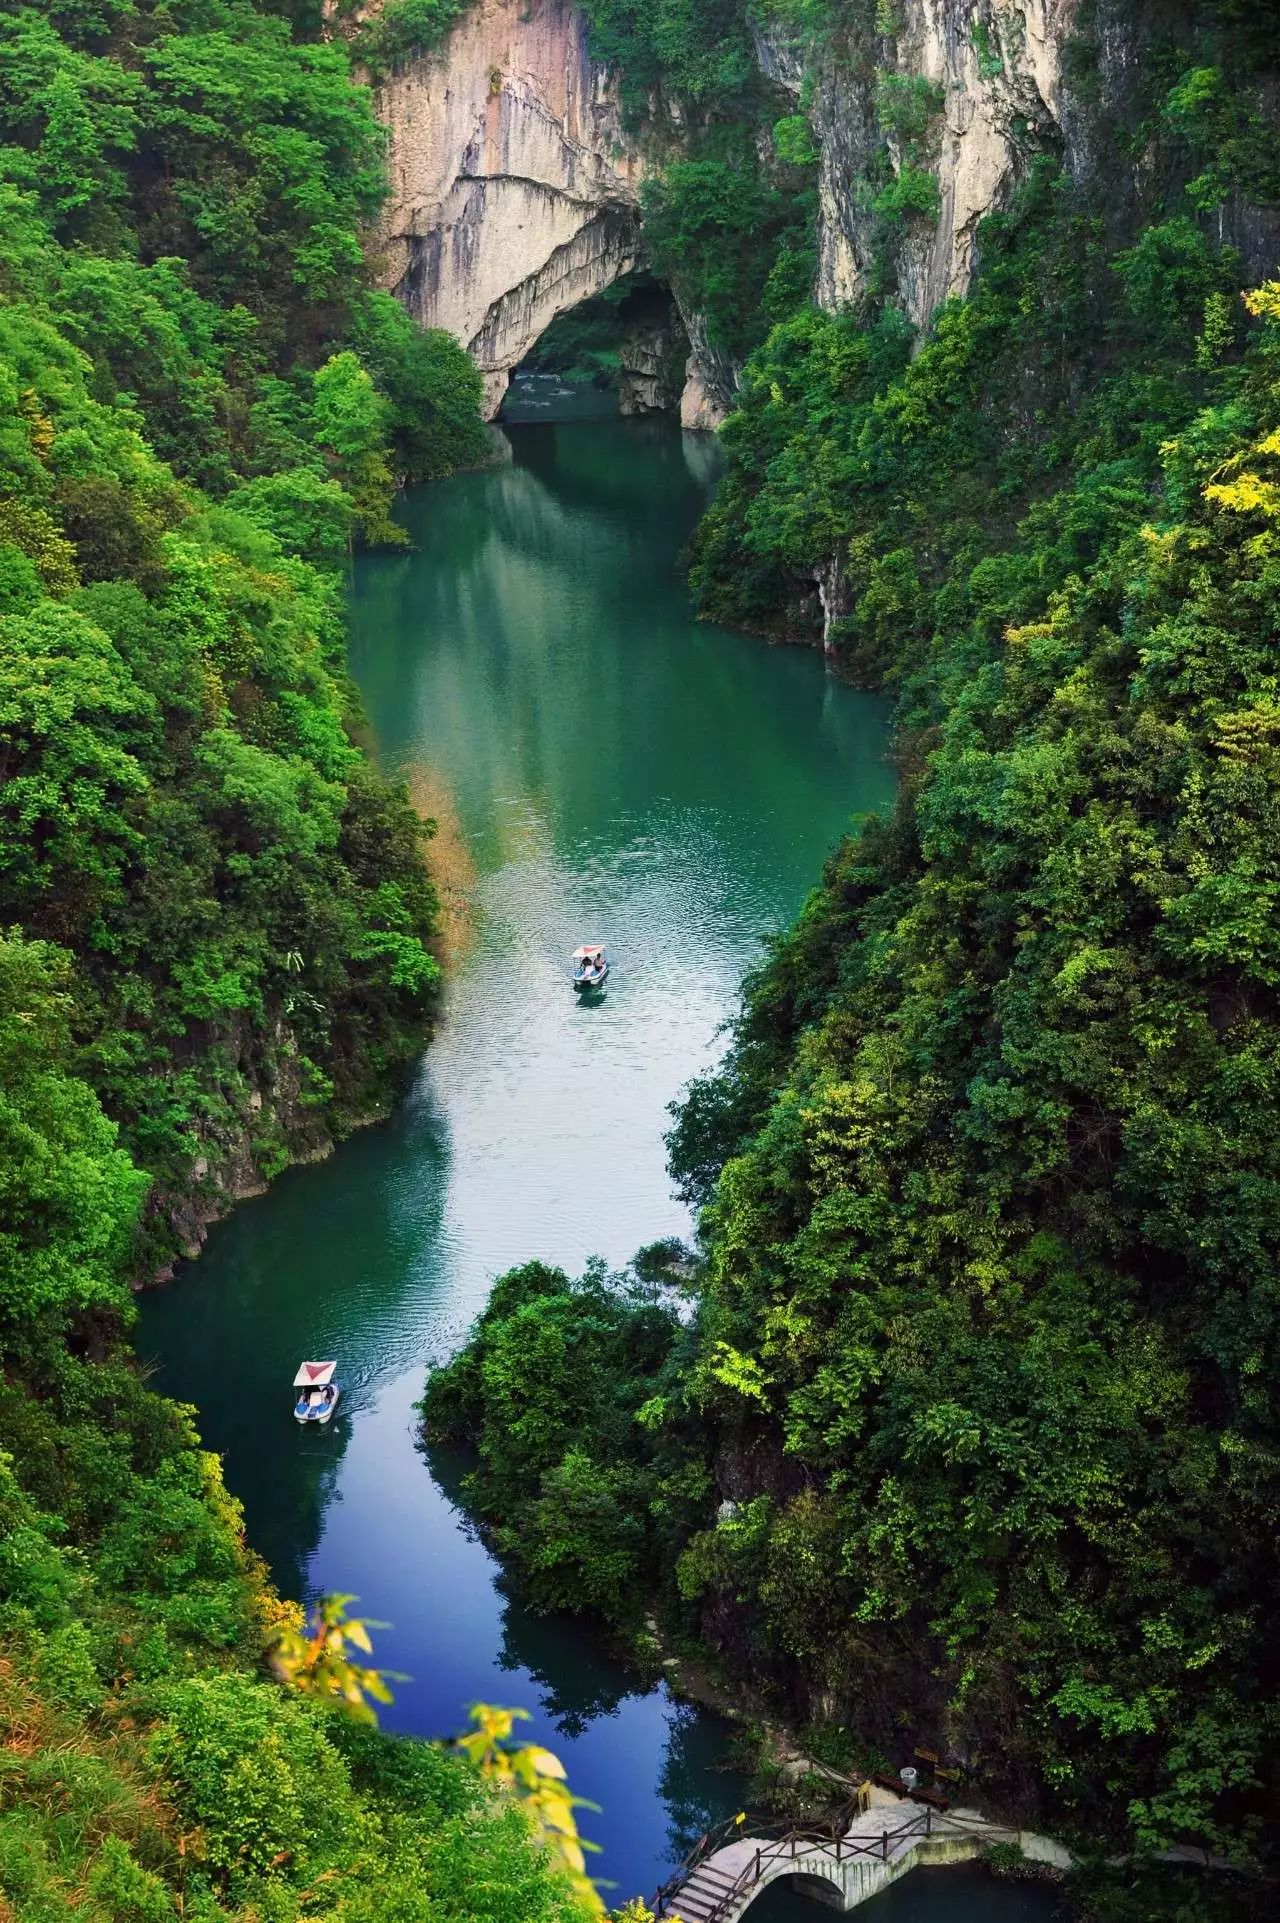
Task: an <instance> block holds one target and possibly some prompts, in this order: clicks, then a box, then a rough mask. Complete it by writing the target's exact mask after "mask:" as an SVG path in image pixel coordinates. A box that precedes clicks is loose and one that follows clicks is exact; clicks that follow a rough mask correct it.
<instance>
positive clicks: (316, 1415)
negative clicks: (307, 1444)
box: [293, 1389, 342, 1429]
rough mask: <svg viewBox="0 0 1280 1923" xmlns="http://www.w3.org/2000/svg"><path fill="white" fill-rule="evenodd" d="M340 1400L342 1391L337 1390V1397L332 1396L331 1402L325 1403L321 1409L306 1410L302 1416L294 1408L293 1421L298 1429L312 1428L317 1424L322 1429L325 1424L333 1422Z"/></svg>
mask: <svg viewBox="0 0 1280 1923" xmlns="http://www.w3.org/2000/svg"><path fill="white" fill-rule="evenodd" d="M341 1400H342V1391H341V1389H339V1390H338V1393H337V1395H335V1396H334V1398H333V1401H332V1402H326V1403H325V1405H324V1407H323V1408H321V1409H308V1410H307V1411H306V1412H305V1414H304V1413H303V1412H301V1411H300V1410H298V1409H297V1408H295V1409H294V1412H293V1419H294V1421H295V1422H296V1423H297V1424H298V1425H299V1427H300V1428H303V1429H310V1428H313V1427H315V1426H316V1425H317V1424H319V1426H320V1427H321V1428H323V1427H324V1426H325V1424H326V1423H329V1422H332V1421H333V1418H334V1414H335V1412H336V1410H337V1407H338V1404H339V1403H340V1402H341Z"/></svg>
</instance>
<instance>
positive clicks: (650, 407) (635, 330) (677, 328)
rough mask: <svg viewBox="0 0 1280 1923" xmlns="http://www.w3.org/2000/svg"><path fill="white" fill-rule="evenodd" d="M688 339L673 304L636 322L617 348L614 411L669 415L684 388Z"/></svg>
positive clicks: (674, 408)
mask: <svg viewBox="0 0 1280 1923" xmlns="http://www.w3.org/2000/svg"><path fill="white" fill-rule="evenodd" d="M688 355H689V338H688V335H687V334H686V333H685V331H684V328H683V326H682V325H681V321H680V316H679V313H678V312H677V311H676V306H675V302H674V301H672V300H671V299H670V298H669V297H668V300H667V303H666V311H665V312H662V313H657V314H653V315H650V316H648V317H647V318H643V319H640V320H638V321H636V322H635V323H634V325H632V326H631V327H629V328H628V329H627V331H626V333H625V334H624V335H623V338H622V341H621V344H620V348H619V369H618V410H619V412H620V413H621V414H624V415H630V414H671V413H674V412H675V411H676V409H677V408H679V406H680V404H681V396H682V390H684V389H685V388H686V387H687V386H688V380H687V377H686V372H685V370H686V367H687V364H688Z"/></svg>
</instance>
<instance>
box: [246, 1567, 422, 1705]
mask: <svg viewBox="0 0 1280 1923" xmlns="http://www.w3.org/2000/svg"><path fill="white" fill-rule="evenodd" d="M354 1601H355V1597H354V1596H323V1597H321V1599H320V1601H319V1602H318V1603H317V1604H316V1606H315V1608H314V1610H313V1611H312V1614H311V1621H310V1623H309V1624H307V1626H306V1627H305V1629H304V1628H299V1627H298V1625H297V1624H296V1623H294V1622H292V1621H286V1622H284V1623H282V1624H281V1625H280V1628H279V1629H278V1630H277V1631H276V1636H275V1641H274V1643H273V1645H272V1652H271V1666H272V1668H273V1669H274V1670H275V1673H276V1675H277V1676H278V1677H279V1678H280V1681H281V1682H282V1683H285V1684H287V1685H288V1686H289V1687H290V1688H292V1689H296V1690H298V1691H299V1692H300V1694H302V1695H304V1696H314V1697H316V1698H317V1699H318V1700H319V1701H320V1702H322V1703H329V1704H333V1703H337V1704H339V1705H340V1706H341V1707H342V1708H343V1709H344V1710H345V1711H346V1713H347V1714H348V1715H349V1716H354V1717H356V1718H357V1719H358V1720H359V1721H360V1722H365V1723H374V1722H376V1721H377V1711H376V1710H375V1709H374V1708H373V1704H374V1703H389V1702H392V1701H393V1700H394V1698H393V1697H392V1694H391V1690H390V1688H389V1686H388V1684H389V1679H388V1676H387V1672H386V1671H385V1670H380V1669H374V1668H373V1667H372V1665H370V1664H367V1663H362V1662H361V1661H360V1660H359V1656H355V1655H353V1654H352V1651H359V1652H360V1653H361V1654H363V1655H366V1656H369V1655H372V1654H373V1643H372V1641H371V1640H370V1637H369V1630H370V1628H377V1627H378V1625H377V1624H370V1623H368V1622H365V1621H362V1620H361V1618H360V1617H358V1616H349V1615H348V1614H347V1604H348V1603H350V1602H354Z"/></svg>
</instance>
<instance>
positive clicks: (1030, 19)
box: [379, 0, 1079, 427]
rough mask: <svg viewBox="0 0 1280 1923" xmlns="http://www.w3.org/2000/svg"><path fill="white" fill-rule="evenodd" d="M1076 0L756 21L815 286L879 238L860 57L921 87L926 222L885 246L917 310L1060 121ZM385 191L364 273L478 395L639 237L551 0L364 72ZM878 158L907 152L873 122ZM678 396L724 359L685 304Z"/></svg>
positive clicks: (829, 299) (621, 160)
mask: <svg viewBox="0 0 1280 1923" xmlns="http://www.w3.org/2000/svg"><path fill="white" fill-rule="evenodd" d="M1078 3H1079V0H977V4H976V5H975V4H974V0H901V3H900V4H899V5H897V6H896V7H895V8H893V9H892V10H891V11H892V20H890V19H889V16H888V15H887V14H886V15H885V17H884V20H883V21H882V22H881V24H882V25H892V28H893V31H892V32H891V33H889V32H884V33H873V32H872V30H871V28H870V26H868V27H867V28H865V29H864V30H863V31H864V34H865V38H866V41H867V44H866V45H865V46H857V45H852V44H850V42H849V41H848V40H844V41H842V42H840V43H839V44H834V45H828V46H826V47H825V48H824V49H823V50H822V51H821V52H819V53H816V54H815V53H814V52H813V51H812V50H810V51H809V53H808V55H807V56H806V55H804V54H802V53H801V52H800V50H799V49H798V48H797V47H795V46H793V45H790V44H788V42H787V40H786V38H785V36H784V35H783V34H782V33H780V32H770V31H766V30H763V29H760V28H759V27H756V28H755V29H754V30H753V32H754V38H755V43H756V53H757V58H758V60H759V63H760V66H761V69H762V71H763V72H764V74H765V75H766V77H767V78H769V79H770V80H772V81H773V82H774V83H775V84H776V85H777V86H779V87H780V88H781V89H783V90H785V91H789V92H791V93H792V94H794V95H796V96H799V94H800V91H801V87H802V85H803V84H804V80H805V61H806V58H807V59H808V61H809V64H810V67H811V74H810V82H811V86H812V102H811V107H810V113H811V118H812V122H813V126H814V131H815V134H816V135H817V138H818V142H819V145H820V149H821V162H820V195H819V199H820V220H819V236H818V242H819V244H818V273H817V284H816V292H817V297H818V299H819V301H820V302H821V303H822V304H823V305H824V306H827V307H836V306H840V305H843V304H844V303H846V302H848V301H850V300H853V299H855V298H856V297H857V296H858V294H859V293H860V292H861V291H862V290H863V288H864V287H865V286H866V284H867V279H868V275H869V273H870V271H871V268H872V265H873V262H874V260H875V256H876V249H877V246H878V244H879V242H880V234H879V230H878V226H877V216H876V214H875V212H874V209H873V207H872V198H873V196H872V194H871V193H870V191H869V189H868V181H869V180H870V179H871V178H873V176H874V174H875V170H876V167H877V166H879V167H880V169H881V171H883V169H884V160H885V148H886V133H885V129H884V127H883V125H882V122H881V119H880V117H879V115H878V110H877V101H876V95H875V76H876V74H877V72H880V73H883V72H888V73H890V74H894V75H902V76H913V77H915V78H917V79H919V80H921V81H923V82H924V83H926V84H927V85H928V86H929V87H930V88H932V89H933V90H934V92H935V95H936V99H937V102H938V112H937V115H936V124H934V125H932V126H931V127H930V128H929V130H928V135H927V142H926V144H927V148H928V152H927V162H928V167H929V170H930V172H931V173H932V174H933V175H934V176H935V178H936V180H937V183H938V195H939V213H938V218H937V220H936V222H926V221H918V222H908V223H907V227H906V231H905V232H904V234H903V235H902V237H901V241H900V244H899V246H898V248H897V251H896V262H895V273H896V277H897V281H898V288H899V293H900V296H901V299H902V303H903V306H904V308H905V310H906V312H907V313H908V314H909V315H910V317H911V318H912V319H913V320H914V321H915V322H916V323H917V324H922V323H924V322H925V321H927V319H928V318H929V316H930V314H931V313H932V312H933V311H934V310H935V309H936V308H937V306H938V305H939V304H940V302H941V301H943V300H944V299H945V298H946V297H947V295H948V294H951V293H955V292H961V291H963V290H964V289H965V288H966V287H967V286H968V284H969V281H970V278H971V276H972V272H973V266H974V239H975V234H976V230H977V226H978V222H979V221H980V220H981V219H982V217H983V216H984V215H985V214H986V213H989V212H990V211H991V209H992V208H993V207H996V206H998V205H1000V204H1001V203H1002V201H1003V200H1004V199H1005V198H1007V195H1008V193H1009V191H1010V189H1011V187H1012V186H1013V184H1014V182H1015V181H1016V180H1017V178H1018V176H1019V174H1020V173H1021V172H1022V171H1024V170H1025V167H1026V165H1027V164H1028V161H1029V159H1030V157H1031V156H1032V155H1033V154H1034V153H1035V152H1036V151H1039V150H1042V149H1044V148H1046V147H1049V148H1061V147H1062V146H1063V145H1064V144H1065V141H1066V135H1065V132H1064V124H1063V123H1064V115H1063V110H1062V95H1063V87H1062V59H1063V49H1064V46H1065V44H1066V41H1067V39H1068V37H1069V35H1070V32H1071V29H1072V25H1073V22H1074V16H1075V13H1076V9H1077V6H1078ZM379 104H380V111H381V114H382V117H383V119H384V121H385V123H386V125H387V128H388V130H389V134H390V154H389V170H390V177H391V183H392V194H391V198H390V200H389V202H388V205H387V208H386V211H385V214H384V218H383V231H382V237H381V238H382V247H383V252H384V256H385V260H386V263H387V264H386V278H387V282H388V285H390V286H391V287H392V288H393V289H394V291H395V292H396V293H397V295H398V296H399V297H400V299H402V300H403V301H404V303H405V305H406V306H407V307H408V308H409V310H410V312H411V313H413V314H414V315H415V316H416V317H417V319H418V320H419V321H421V323H422V324H423V326H428V327H445V328H448V330H449V331H450V332H451V333H453V334H454V335H456V337H457V338H458V339H459V340H461V341H462V342H463V343H464V344H465V345H466V347H467V349H468V351H469V352H470V353H471V354H472V355H473V357H474V358H475V360H476V363H477V365H478V366H479V367H480V369H481V371H482V373H483V374H484V376H485V381H486V390H487V399H488V411H489V412H490V413H491V414H492V413H493V412H495V411H496V410H497V407H498V406H499V404H500V402H501V398H502V395H503V393H504V392H505V391H506V386H507V381H508V379H509V376H510V373H511V370H512V369H513V368H514V367H516V366H517V365H518V364H519V362H520V361H521V360H522V359H523V357H524V356H525V354H526V353H527V352H528V351H529V349H530V347H531V346H532V345H533V343H534V342H535V341H536V340H537V339H538V337H539V335H540V334H541V333H542V332H543V330H544V329H545V328H546V327H547V326H548V324H549V323H550V322H551V320H553V319H554V317H555V316H556V314H558V313H561V312H564V311H565V310H566V309H568V308H570V307H573V306H574V305H576V304H577V303H578V302H579V301H581V300H584V299H587V298H589V297H590V296H591V295H593V294H597V293H599V292H600V291H602V290H603V289H604V288H605V287H607V286H609V285H610V283H611V282H613V281H614V280H616V279H617V278H618V276H619V275H621V274H623V273H626V272H628V271H629V270H630V269H631V268H632V267H634V266H635V265H636V264H637V262H638V261H639V260H640V259H641V258H642V253H643V244H642V237H641V232H640V211H639V200H638V189H639V185H640V182H641V179H642V177H643V174H644V171H645V160H644V157H643V155H642V153H641V151H640V148H639V145H638V144H637V142H636V140H635V138H634V137H633V136H632V135H631V134H630V133H629V132H628V131H627V129H626V128H625V127H624V125H623V120H622V115H621V112H620V109H619V103H618V93H617V87H616V82H615V77H614V76H611V75H610V74H609V73H608V72H607V71H606V70H605V69H604V68H602V67H601V66H599V65H598V64H597V63H596V62H594V61H593V60H592V59H591V56H590V53H589V50H588V45H587V28H586V21H585V19H584V16H583V15H582V13H581V11H580V10H579V8H578V7H577V6H576V5H575V4H574V3H573V0H477V4H476V5H474V6H473V7H472V8H470V9H469V10H468V11H467V12H466V13H465V14H464V15H463V16H462V18H461V19H460V20H459V22H458V23H457V25H456V26H455V27H454V29H453V31H452V32H451V34H450V35H449V36H448V38H447V40H446V41H445V43H444V44H443V46H442V47H441V48H439V49H438V50H437V51H436V52H434V53H432V54H429V55H424V56H422V57H420V58H418V59H416V60H412V61H410V62H408V63H407V64H406V65H405V66H404V67H403V69H401V70H400V71H398V72H396V73H394V74H392V75H390V76H389V77H388V78H387V79H386V80H385V82H384V84H383V85H382V86H381V88H380V90H379ZM887 147H888V158H889V163H890V165H891V166H892V167H893V168H894V169H896V170H898V171H899V172H900V171H901V170H902V168H903V167H904V166H906V165H908V164H910V160H911V159H912V158H913V157H914V156H912V155H909V154H908V153H907V152H906V151H905V149H904V144H903V143H902V142H901V141H900V140H898V139H896V138H895V136H894V134H893V133H892V131H890V132H889V134H888V138H887ZM684 319H685V324H686V327H687V330H688V333H689V337H690V341H691V344H692V355H691V358H690V363H689V367H688V375H687V380H686V383H685V387H684V392H683V394H682V397H681V418H682V420H683V421H684V423H685V425H686V426H693V427H705V426H714V425H716V424H717V423H718V422H719V420H720V419H722V418H723V415H724V412H725V409H726V406H727V405H728V403H729V401H730V399H731V396H732V392H733V387H734V384H735V378H736V370H735V369H734V368H732V367H731V366H729V365H727V364H726V363H724V362H723V360H722V359H721V358H719V357H717V356H716V354H715V353H714V352H713V351H712V350H711V348H710V346H709V344H708V343H707V341H706V339H705V333H704V330H703V329H702V327H701V325H700V322H699V317H698V316H697V315H696V314H686V315H685V317H684Z"/></svg>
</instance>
